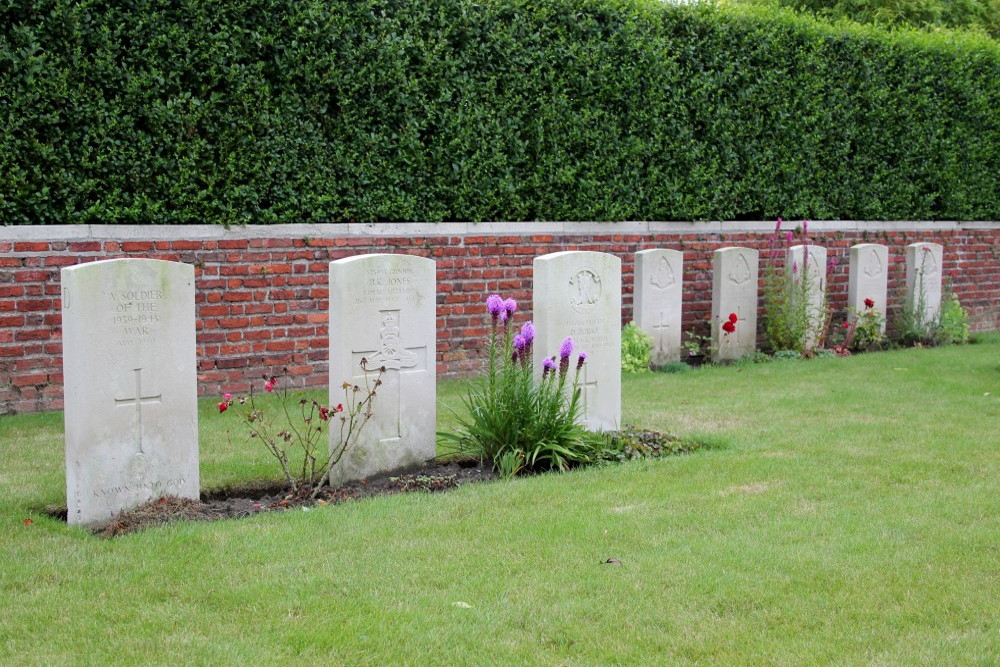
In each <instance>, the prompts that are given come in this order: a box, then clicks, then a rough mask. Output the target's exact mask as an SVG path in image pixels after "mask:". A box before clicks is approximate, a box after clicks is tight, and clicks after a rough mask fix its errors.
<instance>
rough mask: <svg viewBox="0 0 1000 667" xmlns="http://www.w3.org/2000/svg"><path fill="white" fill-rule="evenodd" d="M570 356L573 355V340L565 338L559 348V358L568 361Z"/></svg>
mask: <svg viewBox="0 0 1000 667" xmlns="http://www.w3.org/2000/svg"><path fill="white" fill-rule="evenodd" d="M571 354H573V339H572V338H570V337H568V336H567V337H566V340H564V341H563V342H562V346H561V347H560V348H559V358H560V359H568V358H569V355H571Z"/></svg>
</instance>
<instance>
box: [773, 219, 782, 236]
mask: <svg viewBox="0 0 1000 667" xmlns="http://www.w3.org/2000/svg"><path fill="white" fill-rule="evenodd" d="M780 231H781V216H778V224H776V225H775V226H774V233H775V234H777V233H778V232H780Z"/></svg>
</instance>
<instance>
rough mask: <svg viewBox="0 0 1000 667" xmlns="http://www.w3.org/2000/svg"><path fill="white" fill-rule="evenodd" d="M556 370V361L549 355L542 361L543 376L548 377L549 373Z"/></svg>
mask: <svg viewBox="0 0 1000 667" xmlns="http://www.w3.org/2000/svg"><path fill="white" fill-rule="evenodd" d="M555 370H556V362H555V360H553V359H550V358H548V357H546V358H545V361H543V362H542V377H543V378H544V377H548V374H549V373H554V372H555Z"/></svg>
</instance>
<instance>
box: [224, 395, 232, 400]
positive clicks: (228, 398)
mask: <svg viewBox="0 0 1000 667" xmlns="http://www.w3.org/2000/svg"><path fill="white" fill-rule="evenodd" d="M222 398H224V399H226V400H227V401H231V400H232V399H233V395H232V394H223V395H222Z"/></svg>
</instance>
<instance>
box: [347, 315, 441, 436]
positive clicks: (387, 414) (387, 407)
mask: <svg viewBox="0 0 1000 667" xmlns="http://www.w3.org/2000/svg"><path fill="white" fill-rule="evenodd" d="M379 312H380V313H381V315H382V328H381V329H380V330H379V339H378V345H377V346H376V349H374V350H367V351H356V352H352V357H353V358H354V364H355V368H357V369H359V371H360V369H361V360H362V359H367V362H368V363H367V367H368V372H369V374H371V373H373V372H374V373H377V372H378V369H379V368H380V367H382V366H385V373H384V374H383V375H382V386H381V387H379V389H378V393H377V394H376V398H375V405H374V411H375V414H376V415H380V416H378V417H376V419H377V421H378V422H379V423H381V424H382V437H381V438H380V439H379V441H380V442H382V443H384V442H386V441H390V440H399V439H400V438H401V437H402V435H403V434H402V428H401V427H400V413H401V403H402V388H401V382H400V380H401V378H400V375H401V374H402V373H419V372H421V371H426V370H427V347H426V346H420V347H404V346H403V342H402V337H401V336H400V327H399V311H398V310H382V311H379ZM364 379H365V375H364V373H363V372H358V374H357V375H355V376H354V380H355V384H358V382H360V381H364Z"/></svg>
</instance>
